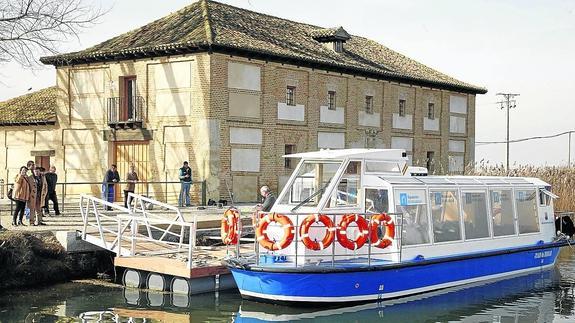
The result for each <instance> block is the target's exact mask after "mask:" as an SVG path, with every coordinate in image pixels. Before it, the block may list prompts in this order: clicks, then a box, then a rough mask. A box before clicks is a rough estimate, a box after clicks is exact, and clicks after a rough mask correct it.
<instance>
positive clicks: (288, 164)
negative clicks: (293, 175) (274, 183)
mask: <svg viewBox="0 0 575 323" xmlns="http://www.w3.org/2000/svg"><path fill="white" fill-rule="evenodd" d="M284 152H285V155H291V154H293V153H295V145H285V150H284ZM284 167H285V168H287V169H292V168H293V164H292V159H291V158H284Z"/></svg>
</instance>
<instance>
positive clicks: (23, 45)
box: [0, 0, 105, 67]
mask: <svg viewBox="0 0 575 323" xmlns="http://www.w3.org/2000/svg"><path fill="white" fill-rule="evenodd" d="M104 13H105V11H103V10H102V9H101V8H95V7H94V6H92V5H90V4H87V3H86V2H85V0H0V63H5V62H9V61H15V62H17V63H18V64H20V65H22V66H25V67H32V66H34V65H37V64H38V61H37V60H36V58H35V56H36V55H54V54H57V53H58V50H57V48H58V43H60V42H62V41H66V40H69V39H70V38H74V37H75V38H78V33H79V32H80V31H81V30H82V29H85V28H87V27H90V26H91V25H93V24H94V23H96V21H97V19H98V18H99V17H101V16H102V15H103V14H104Z"/></svg>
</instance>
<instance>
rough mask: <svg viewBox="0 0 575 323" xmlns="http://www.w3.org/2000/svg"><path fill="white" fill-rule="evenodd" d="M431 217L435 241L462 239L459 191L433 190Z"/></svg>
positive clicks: (431, 194) (431, 195)
mask: <svg viewBox="0 0 575 323" xmlns="http://www.w3.org/2000/svg"><path fill="white" fill-rule="evenodd" d="M429 200H430V202H431V203H430V205H431V218H432V220H433V239H434V241H435V242H446V241H456V240H461V227H460V222H461V221H460V219H461V216H460V214H459V203H458V198H457V191H431V193H430V196H429Z"/></svg>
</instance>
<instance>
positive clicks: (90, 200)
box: [80, 194, 130, 254]
mask: <svg viewBox="0 0 575 323" xmlns="http://www.w3.org/2000/svg"><path fill="white" fill-rule="evenodd" d="M99 205H104V206H105V207H106V208H112V209H115V210H118V211H121V212H130V210H128V209H126V208H124V207H123V206H120V205H117V204H114V203H110V202H108V201H105V200H102V199H99V198H97V197H94V196H90V195H86V194H82V195H80V214H81V216H82V220H83V230H82V240H86V238H87V235H88V233H87V229H88V227H93V228H96V229H97V230H98V236H99V238H100V241H101V245H100V247H103V248H104V249H107V250H110V251H114V252H117V254H120V253H121V252H122V250H121V249H120V248H116V247H117V245H118V240H114V241H112V243H111V244H108V242H107V240H106V239H105V237H104V234H105V233H110V234H114V235H115V236H117V235H118V234H117V232H115V231H114V230H112V229H109V228H107V227H104V226H103V225H102V221H101V220H102V218H103V219H105V220H111V221H114V222H116V223H118V219H117V217H116V216H110V215H107V214H105V213H102V212H101V210H100V208H99V207H98V206H99ZM90 214H93V215H94V218H95V222H96V224H93V223H91V222H90V221H89V220H90V219H89V216H90ZM128 225H129V224H127V225H126V226H125V227H124V228H120V229H121V230H126V229H127V228H128Z"/></svg>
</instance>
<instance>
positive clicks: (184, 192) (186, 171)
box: [178, 161, 192, 207]
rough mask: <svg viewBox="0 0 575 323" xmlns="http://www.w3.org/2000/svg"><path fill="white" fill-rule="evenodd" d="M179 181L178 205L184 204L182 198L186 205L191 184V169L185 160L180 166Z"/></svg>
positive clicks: (188, 200)
mask: <svg viewBox="0 0 575 323" xmlns="http://www.w3.org/2000/svg"><path fill="white" fill-rule="evenodd" d="M179 177H180V183H181V185H182V187H181V189H180V197H179V198H178V206H180V207H182V206H184V200H185V203H186V206H190V186H192V169H191V168H190V166H189V165H188V162H187V161H185V162H184V165H183V166H182V168H180V176H179Z"/></svg>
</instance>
